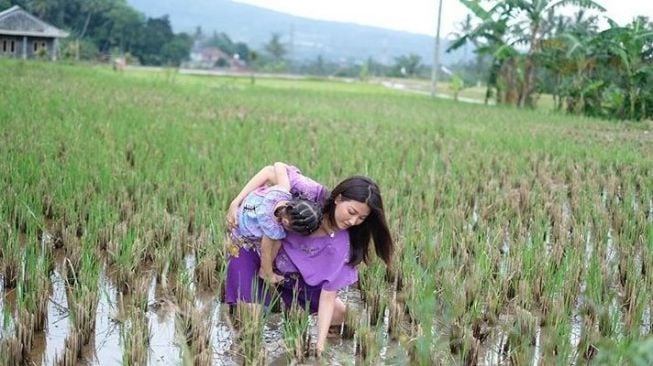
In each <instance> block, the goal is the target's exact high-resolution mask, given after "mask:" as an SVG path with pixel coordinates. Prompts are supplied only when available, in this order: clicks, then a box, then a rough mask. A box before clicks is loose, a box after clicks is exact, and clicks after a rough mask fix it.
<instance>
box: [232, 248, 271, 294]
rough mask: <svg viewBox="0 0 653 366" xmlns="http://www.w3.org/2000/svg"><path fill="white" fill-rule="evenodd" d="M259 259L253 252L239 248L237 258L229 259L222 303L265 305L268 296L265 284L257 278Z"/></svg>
mask: <svg viewBox="0 0 653 366" xmlns="http://www.w3.org/2000/svg"><path fill="white" fill-rule="evenodd" d="M260 266H261V258H260V257H259V255H258V253H256V251H254V250H247V249H244V248H240V250H239V252H238V256H231V257H229V263H228V264H227V278H226V281H225V299H224V302H225V303H227V304H230V305H233V304H236V303H238V302H245V303H265V304H266V305H267V304H268V302H269V300H270V299H269V296H267V292H266V291H265V283H264V281H263V280H261V279H260V278H259V277H258V271H259V267H260Z"/></svg>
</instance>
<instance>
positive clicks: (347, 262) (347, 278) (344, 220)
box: [226, 163, 393, 355]
mask: <svg viewBox="0 0 653 366" xmlns="http://www.w3.org/2000/svg"><path fill="white" fill-rule="evenodd" d="M281 164H283V163H276V164H275V166H276V167H277V168H279V167H280V166H285V167H286V169H287V171H288V177H289V179H290V187H291V192H293V193H299V194H303V195H304V196H305V197H307V198H309V199H312V200H315V201H317V202H321V201H323V202H324V208H323V214H324V216H323V219H322V223H321V225H320V227H319V229H318V230H317V231H316V232H314V233H313V234H311V235H309V236H301V235H298V234H295V233H288V234H287V235H286V238H285V239H283V240H282V246H281V250H280V252H279V255H278V256H277V257H276V259H275V264H276V267H277V271H278V272H279V274H280V275H282V276H284V278H285V279H286V281H284V282H283V284H282V285H281V286H280V287H279V292H280V293H281V298H282V299H283V300H284V302H285V303H286V304H287V305H290V303H292V301H293V299H297V301H298V302H299V305H300V306H302V307H306V306H307V307H308V308H309V309H310V311H311V313H314V312H317V314H318V339H317V346H316V347H317V353H318V355H320V354H321V352H322V351H323V349H324V344H325V341H326V336H327V333H328V330H329V326H331V325H338V324H341V323H342V322H343V321H344V314H345V304H344V303H343V302H342V301H341V300H340V299H338V298H337V291H338V290H340V289H343V288H345V287H346V286H348V285H350V284H352V283H355V282H356V281H357V280H358V271H357V268H356V266H357V265H358V264H359V263H361V262H362V261H365V260H367V256H368V245H369V242H370V239H372V240H373V241H374V247H375V251H376V254H377V255H378V256H379V257H381V259H383V261H384V262H385V263H386V265H388V266H389V265H390V262H391V257H392V252H393V243H392V238H391V236H390V231H389V229H388V225H387V222H386V218H385V211H384V208H383V200H382V197H381V192H380V190H379V187H378V185H377V184H376V183H374V181H372V180H371V179H370V178H367V177H362V176H355V177H350V178H347V179H345V180H344V181H342V182H341V183H340V184H338V185H337V186H336V187H335V188H334V189H333V191H332V192H331V193H330V194H328V195H327V190H326V189H325V188H324V186H322V185H320V184H319V183H316V182H315V181H313V180H311V179H310V178H307V177H305V176H303V175H301V173H300V172H299V170H297V168H295V167H292V166H288V165H285V164H283V165H281ZM275 166H268V167H265V168H263V169H262V170H261V171H260V172H259V173H258V174H256V175H255V176H254V177H253V178H252V179H251V180H250V181H249V182H248V183H247V185H246V186H245V187H244V188H243V190H242V191H241V192H240V194H239V195H238V196H237V197H236V199H234V201H233V202H232V204H231V206H230V208H229V214H228V218H227V220H228V222H229V224H230V225H233V224H235V215H234V214H233V213H234V212H235V210H236V208H237V207H238V205H239V204H240V201H242V199H243V197H245V196H246V195H247V194H248V193H249V192H250V191H251V190H253V189H256V188H257V187H259V186H261V185H263V184H266V183H271V184H276V182H275V181H274V179H275V174H274V168H275ZM325 197H327V198H325ZM258 266H260V258H258V256H257V254H256V253H255V252H254V253H253V252H252V251H250V250H247V249H245V248H241V249H240V251H239V253H238V256H233V257H231V258H229V264H228V267H227V286H226V287H227V288H226V302H227V303H230V304H235V303H236V302H238V301H242V302H247V303H251V302H261V301H263V300H264V299H263V298H262V296H261V295H260V293H259V296H258V297H257V298H256V299H254V298H253V297H254V296H251V293H252V292H251V287H252V284H253V283H254V284H255V285H256V283H257V282H256V281H258V279H257V273H258ZM259 288H263V286H262V283H260V281H259Z"/></svg>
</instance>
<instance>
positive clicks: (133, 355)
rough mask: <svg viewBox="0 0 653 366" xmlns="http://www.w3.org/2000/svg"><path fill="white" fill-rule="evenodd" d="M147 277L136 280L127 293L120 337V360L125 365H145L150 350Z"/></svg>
mask: <svg viewBox="0 0 653 366" xmlns="http://www.w3.org/2000/svg"><path fill="white" fill-rule="evenodd" d="M148 286H149V278H147V276H142V277H140V278H139V279H137V280H136V284H135V286H134V287H135V289H134V291H133V292H132V293H131V294H130V295H129V301H128V304H127V308H128V310H127V313H128V316H127V320H126V321H125V322H124V323H123V324H122V326H121V330H120V339H121V343H122V347H123V349H124V353H123V355H122V362H123V364H126V365H145V364H147V361H148V356H149V351H150V338H151V336H150V334H151V330H150V326H149V325H148V318H147V311H148V303H147V291H148Z"/></svg>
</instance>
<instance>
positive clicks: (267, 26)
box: [128, 0, 473, 65]
mask: <svg viewBox="0 0 653 366" xmlns="http://www.w3.org/2000/svg"><path fill="white" fill-rule="evenodd" d="M128 2H129V3H130V4H131V5H132V6H133V7H134V8H136V9H137V10H139V11H141V12H143V13H145V14H146V15H147V16H150V17H159V16H162V15H166V14H167V15H169V16H170V21H171V23H172V27H173V29H174V30H175V32H189V33H192V32H194V30H195V28H196V27H197V26H201V27H202V30H203V32H204V33H205V34H211V33H212V32H213V31H214V30H215V31H218V32H224V33H226V34H227V35H229V37H230V38H231V39H232V40H234V41H241V42H246V43H247V44H249V45H250V47H252V48H254V49H260V48H261V47H262V45H263V44H265V43H266V42H268V41H269V40H270V37H271V35H272V33H279V34H281V35H282V40H283V41H284V42H286V44H288V45H292V46H290V47H289V48H290V51H291V53H290V55H289V57H290V58H291V59H295V60H312V59H315V58H316V57H318V56H319V55H322V57H324V58H325V59H328V60H333V61H338V60H343V59H344V60H349V61H354V62H362V61H364V60H367V58H368V57H373V58H374V59H375V60H376V61H378V62H382V63H386V64H392V63H393V62H394V58H395V57H398V56H401V55H407V54H409V53H415V54H417V55H419V56H420V57H421V58H422V63H423V64H431V63H432V60H433V44H434V39H433V38H432V37H429V36H426V35H421V34H415V33H408V32H400V31H394V30H388V29H383V28H376V27H369V26H362V25H357V24H351V23H341V22H331V21H321V20H313V19H308V18H302V17H297V16H293V15H289V14H285V13H280V12H276V11H272V10H268V9H264V8H260V7H257V6H252V5H247V4H241V3H236V2H233V1H227V0H192V1H188V0H128ZM441 44H442V51H441V53H440V55H441V60H442V63H443V64H445V65H450V64H453V63H456V62H458V61H459V60H461V59H462V58H464V57H466V58H471V57H472V56H473V55H472V52H471V51H470V50H467V51H465V50H459V51H457V52H455V53H452V54H447V53H445V52H444V50H445V49H446V47H447V42H446V41H444V40H443V42H441Z"/></svg>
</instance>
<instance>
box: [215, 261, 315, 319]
mask: <svg viewBox="0 0 653 366" xmlns="http://www.w3.org/2000/svg"><path fill="white" fill-rule="evenodd" d="M228 260H229V262H228V263H227V279H226V283H225V298H224V302H225V303H227V304H230V305H234V304H236V303H238V302H245V303H259V304H264V305H266V306H267V305H269V304H270V302H271V301H272V299H273V297H274V296H275V289H273V288H269V286H267V285H266V283H265V281H263V280H262V279H261V278H260V277H259V276H258V271H259V268H260V267H261V257H260V256H259V255H258V253H257V252H256V250H255V249H245V248H240V250H239V251H238V256H237V257H236V256H229V259H228ZM282 275H283V276H284V278H285V281H283V282H282V283H280V284H279V285H278V286H277V287H276V293H278V294H279V296H280V297H281V300H283V302H284V304H285V305H286V306H290V305H291V304H292V303H293V301H295V300H296V301H297V305H298V306H300V307H302V308H308V309H309V311H310V312H311V313H316V312H317V308H318V305H319V303H320V292H321V291H322V287H321V286H310V285H307V284H306V283H305V282H304V280H303V278H302V277H301V275H300V274H299V273H285V274H282Z"/></svg>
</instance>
